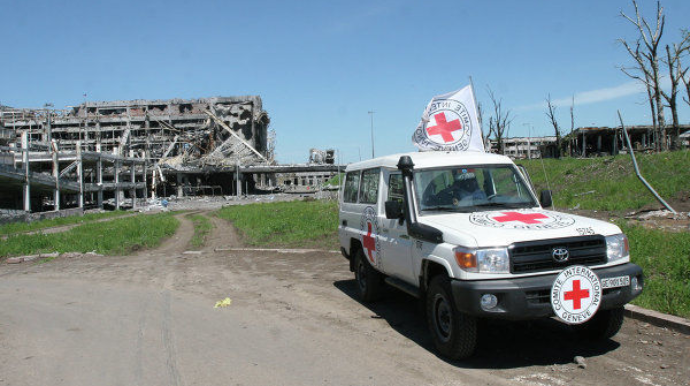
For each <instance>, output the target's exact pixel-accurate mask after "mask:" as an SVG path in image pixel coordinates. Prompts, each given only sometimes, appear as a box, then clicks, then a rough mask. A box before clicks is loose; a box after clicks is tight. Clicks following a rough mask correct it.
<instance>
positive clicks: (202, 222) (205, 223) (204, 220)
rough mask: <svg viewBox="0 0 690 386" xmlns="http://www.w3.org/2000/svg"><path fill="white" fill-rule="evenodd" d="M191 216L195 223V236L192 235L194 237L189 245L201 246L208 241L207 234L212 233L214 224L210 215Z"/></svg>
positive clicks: (193, 246)
mask: <svg viewBox="0 0 690 386" xmlns="http://www.w3.org/2000/svg"><path fill="white" fill-rule="evenodd" d="M189 218H190V219H191V220H192V223H193V224H194V236H192V239H191V240H190V241H189V245H190V246H191V247H192V248H201V247H203V246H204V243H205V242H206V236H208V234H209V233H211V230H212V229H213V224H212V223H211V220H209V219H208V217H206V216H204V215H201V214H194V215H191V216H189Z"/></svg>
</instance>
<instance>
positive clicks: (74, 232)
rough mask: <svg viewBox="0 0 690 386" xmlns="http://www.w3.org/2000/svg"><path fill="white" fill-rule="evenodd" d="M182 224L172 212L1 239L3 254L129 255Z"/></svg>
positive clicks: (5, 255) (0, 249)
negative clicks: (93, 253)
mask: <svg viewBox="0 0 690 386" xmlns="http://www.w3.org/2000/svg"><path fill="white" fill-rule="evenodd" d="M178 225H179V222H178V221H177V219H175V218H174V217H173V216H172V215H171V214H170V213H160V214H154V215H137V216H133V217H127V218H121V219H114V220H112V221H107V222H102V223H87V224H83V225H79V226H77V227H75V228H73V229H70V230H69V231H66V232H61V233H51V234H32V235H21V234H20V235H12V236H9V237H8V238H7V240H5V241H2V242H0V257H8V256H21V255H32V254H37V253H51V252H60V253H64V252H82V253H84V252H89V251H96V252H97V253H101V254H106V255H114V254H127V253H130V252H132V251H135V250H138V249H142V248H152V247H155V246H157V245H159V244H160V242H161V241H162V239H163V238H165V237H168V236H171V235H172V234H174V233H175V230H176V229H177V226H178Z"/></svg>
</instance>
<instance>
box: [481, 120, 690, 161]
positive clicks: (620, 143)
mask: <svg viewBox="0 0 690 386" xmlns="http://www.w3.org/2000/svg"><path fill="white" fill-rule="evenodd" d="M626 129H627V131H628V136H630V142H631V143H632V146H633V149H634V150H635V151H642V152H644V151H653V150H654V144H655V143H656V142H657V141H658V140H659V139H658V138H655V137H654V130H653V129H652V126H649V125H637V126H626ZM680 129H681V133H684V134H681V136H680V138H681V142H682V143H683V146H686V147H688V146H690V143H688V140H689V138H690V125H680ZM667 141H668V139H667ZM503 143H504V150H505V151H504V153H505V155H507V156H509V157H511V158H513V159H529V158H540V157H543V158H553V157H555V156H556V154H557V150H558V149H557V146H558V145H557V143H556V137H555V136H546V137H514V138H504V139H503ZM491 151H492V152H493V153H498V141H496V140H491ZM560 153H561V154H562V155H570V156H571V157H597V156H606V155H616V154H619V153H627V145H626V144H625V140H624V138H623V132H622V129H621V128H620V127H605V126H603V127H580V128H578V129H576V130H574V131H573V132H572V133H571V134H568V135H565V136H564V137H563V138H562V139H561V152H560Z"/></svg>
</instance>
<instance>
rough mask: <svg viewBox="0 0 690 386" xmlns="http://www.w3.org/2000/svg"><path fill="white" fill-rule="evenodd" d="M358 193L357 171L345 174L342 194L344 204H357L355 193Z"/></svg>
mask: <svg viewBox="0 0 690 386" xmlns="http://www.w3.org/2000/svg"><path fill="white" fill-rule="evenodd" d="M358 191H359V171H356V172H350V173H347V175H346V176H345V191H344V192H343V201H344V202H357V192H358Z"/></svg>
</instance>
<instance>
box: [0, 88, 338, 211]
mask: <svg viewBox="0 0 690 386" xmlns="http://www.w3.org/2000/svg"><path fill="white" fill-rule="evenodd" d="M269 124H270V119H269V116H268V113H267V112H266V111H265V110H263V107H262V101H261V98H260V97H259V96H242V97H215V98H201V99H189V100H186V99H170V100H132V101H108V102H85V103H82V104H80V105H78V106H76V107H73V108H71V109H69V110H55V109H46V108H43V109H16V108H8V107H4V106H3V108H2V109H1V110H0V183H3V182H6V183H7V184H6V188H3V189H2V190H1V191H0V207H2V208H12V207H20V208H23V210H25V211H36V210H50V209H56V210H57V209H59V208H61V207H65V206H67V207H69V206H75V205H77V206H84V205H86V206H89V205H93V206H103V203H104V200H105V202H106V203H112V205H113V206H115V207H118V208H119V207H120V206H121V205H122V203H123V202H124V201H125V200H129V202H130V203H131V205H136V201H137V199H143V198H146V197H150V196H154V197H155V196H170V195H176V196H186V195H240V194H243V193H245V194H246V193H247V192H256V191H257V190H259V189H276V188H279V187H278V186H277V179H276V173H296V172H319V173H322V172H323V173H326V174H327V173H331V174H332V173H333V172H334V171H335V167H334V166H333V165H332V163H330V164H313V165H308V164H304V165H292V166H281V165H277V164H276V162H275V160H274V149H273V147H274V144H273V143H272V141H270V140H269V137H270V136H271V133H270V132H269V129H268V128H269ZM32 188H33V189H32ZM60 192H62V194H60ZM18 193H19V194H18ZM48 193H50V194H48ZM32 198H33V200H32ZM19 202H21V205H18V203H19ZM61 204H62V205H61Z"/></svg>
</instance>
